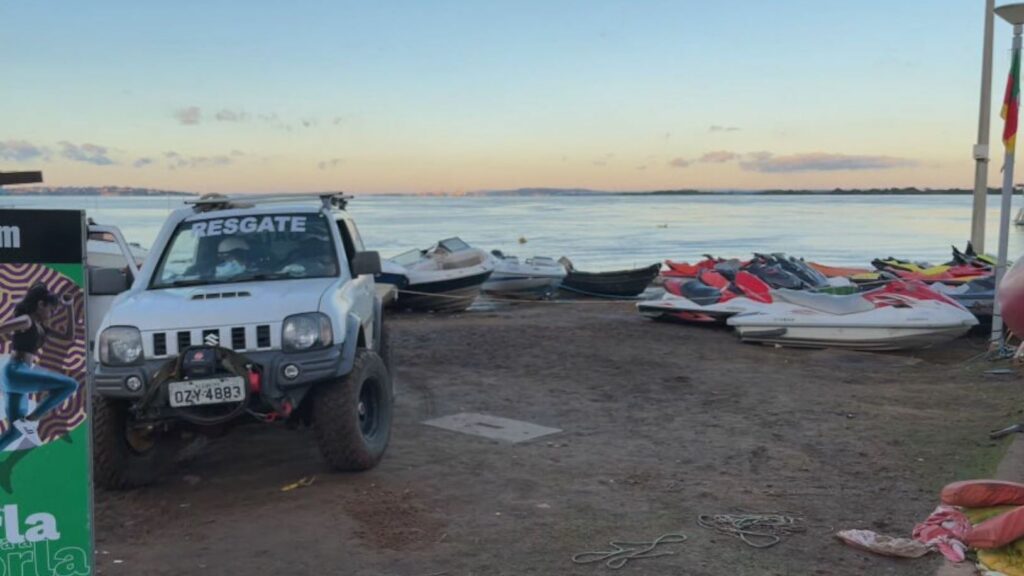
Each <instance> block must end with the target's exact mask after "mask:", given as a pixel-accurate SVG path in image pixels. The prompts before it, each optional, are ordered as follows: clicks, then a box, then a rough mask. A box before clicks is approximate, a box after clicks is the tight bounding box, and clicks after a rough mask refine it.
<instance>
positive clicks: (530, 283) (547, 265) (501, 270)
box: [483, 250, 566, 298]
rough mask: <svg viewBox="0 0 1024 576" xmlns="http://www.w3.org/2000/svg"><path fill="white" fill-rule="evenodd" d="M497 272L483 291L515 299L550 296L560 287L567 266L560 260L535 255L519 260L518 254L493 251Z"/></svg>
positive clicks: (492, 257)
mask: <svg viewBox="0 0 1024 576" xmlns="http://www.w3.org/2000/svg"><path fill="white" fill-rule="evenodd" d="M491 260H492V261H493V263H494V273H493V274H491V277H490V278H488V279H487V281H486V282H484V285H483V291H484V292H487V293H489V294H496V295H500V296H510V297H515V298H548V297H550V296H551V295H552V294H554V293H555V292H556V291H557V290H558V285H559V284H561V283H562V279H563V278H565V274H566V272H565V268H564V267H563V266H562V265H561V264H559V263H558V261H556V260H554V259H552V258H547V257H544V256H534V257H533V258H527V259H525V260H522V261H520V260H519V258H517V257H515V256H510V255H507V254H503V253H502V252H501V251H500V250H491Z"/></svg>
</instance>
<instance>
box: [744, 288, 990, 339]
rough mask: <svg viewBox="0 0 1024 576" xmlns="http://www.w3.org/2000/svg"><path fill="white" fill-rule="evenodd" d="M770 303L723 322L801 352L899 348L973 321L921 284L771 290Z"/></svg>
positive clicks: (947, 334) (945, 335) (953, 334)
mask: <svg viewBox="0 0 1024 576" xmlns="http://www.w3.org/2000/svg"><path fill="white" fill-rule="evenodd" d="M772 296H773V303H772V304H770V305H767V306H765V307H764V308H763V309H761V310H758V311H756V312H748V313H741V314H737V315H735V316H732V317H731V318H729V319H728V320H727V321H726V323H727V324H728V325H729V326H732V327H733V328H735V329H736V331H737V332H738V333H739V336H740V339H741V340H743V341H744V342H759V343H764V344H779V345H783V346H794V347H802V348H849V349H854V350H902V349H907V348H925V347H928V346H932V345H935V344H939V343H942V342H946V341H949V340H953V339H955V338H958V337H960V336H962V335H964V334H966V333H967V332H968V331H969V330H970V329H971V328H972V327H973V326H975V325H977V324H978V320H977V318H975V317H974V315H973V314H971V313H970V312H968V311H967V309H965V308H964V307H963V306H961V305H960V304H958V303H956V302H955V301H953V300H952V299H950V298H948V297H946V296H944V295H941V294H937V293H935V292H933V291H931V290H929V289H928V288H926V287H924V286H923V285H920V284H910V283H902V282H893V283H891V284H889V285H887V286H885V287H883V288H879V289H877V290H872V291H871V292H866V293H863V294H852V295H849V296H833V295H829V294H814V293H808V292H799V291H794V290H785V289H780V290H774V291H772Z"/></svg>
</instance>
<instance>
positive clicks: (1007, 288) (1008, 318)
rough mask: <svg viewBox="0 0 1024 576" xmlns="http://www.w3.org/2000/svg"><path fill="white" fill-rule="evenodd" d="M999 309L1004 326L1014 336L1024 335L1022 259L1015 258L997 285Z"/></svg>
mask: <svg viewBox="0 0 1024 576" xmlns="http://www.w3.org/2000/svg"><path fill="white" fill-rule="evenodd" d="M999 307H1000V310H1001V311H1002V314H1003V322H1005V323H1006V326H1007V327H1009V328H1010V330H1012V331H1013V333H1014V334H1024V257H1022V258H1017V263H1016V264H1014V265H1013V268H1010V270H1009V271H1008V272H1007V273H1006V275H1005V276H1003V280H1002V282H1000V283H999Z"/></svg>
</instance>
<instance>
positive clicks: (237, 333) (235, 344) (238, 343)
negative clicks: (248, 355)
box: [231, 326, 245, 350]
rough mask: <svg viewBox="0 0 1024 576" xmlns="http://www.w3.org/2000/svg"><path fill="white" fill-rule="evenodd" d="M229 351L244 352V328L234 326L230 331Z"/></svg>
mask: <svg viewBox="0 0 1024 576" xmlns="http://www.w3.org/2000/svg"><path fill="white" fill-rule="evenodd" d="M231 349H232V350H245V327H243V326H235V327H234V328H232V329H231Z"/></svg>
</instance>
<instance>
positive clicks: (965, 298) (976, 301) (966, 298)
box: [930, 276, 996, 318]
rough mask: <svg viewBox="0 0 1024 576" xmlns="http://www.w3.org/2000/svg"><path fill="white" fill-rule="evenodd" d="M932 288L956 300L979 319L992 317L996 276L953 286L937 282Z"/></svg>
mask: <svg viewBox="0 0 1024 576" xmlns="http://www.w3.org/2000/svg"><path fill="white" fill-rule="evenodd" d="M930 286H931V289H932V290H935V291H936V292H941V293H942V294H945V295H946V296H949V297H950V298H952V299H953V300H956V301H957V302H959V303H960V305H961V306H963V307H964V308H967V309H968V310H970V311H971V313H972V314H974V315H975V316H977V317H979V318H983V317H988V316H992V305H993V303H994V302H995V293H996V278H995V276H983V277H981V278H976V279H974V280H971V281H969V282H963V283H959V284H953V285H950V284H944V283H942V282H936V283H934V284H931V285H930Z"/></svg>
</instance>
